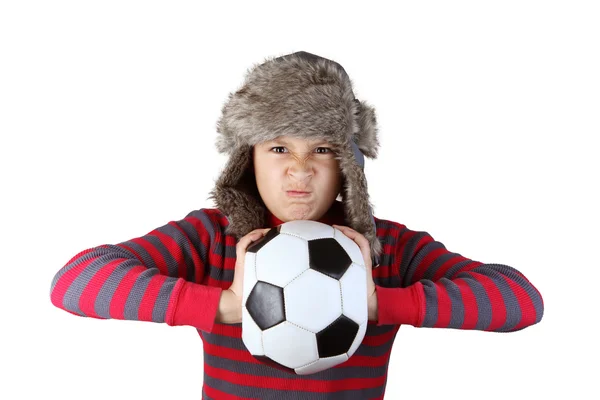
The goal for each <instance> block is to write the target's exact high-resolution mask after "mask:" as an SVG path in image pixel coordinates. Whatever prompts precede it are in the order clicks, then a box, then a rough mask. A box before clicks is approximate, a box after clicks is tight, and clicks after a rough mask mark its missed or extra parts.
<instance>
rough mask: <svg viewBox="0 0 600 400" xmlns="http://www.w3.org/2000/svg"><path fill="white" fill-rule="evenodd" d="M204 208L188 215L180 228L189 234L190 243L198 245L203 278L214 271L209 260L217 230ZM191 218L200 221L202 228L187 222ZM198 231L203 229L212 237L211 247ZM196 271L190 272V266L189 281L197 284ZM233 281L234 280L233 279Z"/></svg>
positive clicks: (192, 268)
mask: <svg viewBox="0 0 600 400" xmlns="http://www.w3.org/2000/svg"><path fill="white" fill-rule="evenodd" d="M204 210H205V209H204V208H201V209H199V210H194V211H192V212H190V213H189V214H188V215H186V217H185V218H186V220H182V221H180V224H179V226H180V227H181V229H183V230H184V231H185V233H186V234H187V236H188V237H189V238H190V241H191V242H192V244H194V245H197V247H196V250H197V251H198V254H199V256H200V259H201V260H202V261H203V262H204V274H203V276H207V275H209V274H210V273H211V272H210V270H212V269H213V268H212V266H211V265H210V264H209V258H210V254H209V253H210V247H211V246H212V244H213V243H215V242H216V228H215V224H214V223H213V221H212V220H211V219H210V217H209V216H208V215H207V214H206V212H205V211H204ZM190 217H192V218H195V219H197V220H199V221H200V223H201V226H200V228H196V226H195V225H194V224H193V223H191V222H190V221H187V219H189V218H190ZM198 229H202V230H203V231H206V232H207V233H208V236H209V237H210V242H209V247H207V246H205V245H204V243H203V242H202V239H201V238H200V235H198ZM196 279H197V277H196V270H195V268H194V267H193V265H192V267H191V270H189V265H188V277H187V280H188V281H191V282H196ZM199 280H200V279H199V277H198V282H197V283H200V282H199ZM232 281H233V278H232Z"/></svg>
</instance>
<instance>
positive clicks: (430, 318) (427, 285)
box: [420, 280, 438, 327]
mask: <svg viewBox="0 0 600 400" xmlns="http://www.w3.org/2000/svg"><path fill="white" fill-rule="evenodd" d="M420 282H421V283H422V284H423V291H424V292H425V318H424V319H423V324H422V326H423V327H433V325H434V324H435V323H436V321H437V317H438V307H437V290H436V287H435V283H433V282H432V281H429V280H422V281H420Z"/></svg>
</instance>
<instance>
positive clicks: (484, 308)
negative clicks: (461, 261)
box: [456, 271, 492, 330]
mask: <svg viewBox="0 0 600 400" xmlns="http://www.w3.org/2000/svg"><path fill="white" fill-rule="evenodd" d="M456 278H464V281H465V282H466V283H467V285H469V288H470V289H471V292H473V295H474V296H475V301H476V303H477V323H476V324H475V327H474V328H473V329H475V330H484V329H485V328H487V327H488V326H489V325H490V323H491V322H492V303H491V302H490V298H489V297H488V294H487V292H486V291H485V288H484V287H483V285H482V284H481V282H479V281H477V280H476V279H475V278H473V275H471V274H470V273H469V271H465V272H461V273H459V274H458V275H456Z"/></svg>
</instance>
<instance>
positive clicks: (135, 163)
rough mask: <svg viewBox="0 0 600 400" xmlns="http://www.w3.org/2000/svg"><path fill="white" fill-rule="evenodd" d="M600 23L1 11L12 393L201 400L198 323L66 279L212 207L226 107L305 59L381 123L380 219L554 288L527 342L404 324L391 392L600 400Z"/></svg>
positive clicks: (567, 6)
mask: <svg viewBox="0 0 600 400" xmlns="http://www.w3.org/2000/svg"><path fill="white" fill-rule="evenodd" d="M248 3H251V4H252V5H249V4H248ZM599 20H600V13H599V12H598V7H597V5H596V3H595V2H592V1H589V2H584V1H560V2H559V1H523V0H521V1H503V2H493V3H492V2H481V1H452V2H431V1H428V2H419V3H417V2H414V3H411V4H407V3H398V4H395V3H392V2H385V3H384V2H376V1H370V2H369V3H367V2H360V3H359V2H356V3H352V2H348V1H344V2H335V3H334V2H325V1H318V2H317V1H302V2H295V3H283V2H269V3H267V2H258V1H253V2H241V1H240V2H218V4H217V2H155V1H103V2H84V1H52V2H41V1H40V2H32V1H19V2H16V1H14V2H3V3H2V5H1V6H0V57H1V62H0V132H1V138H2V139H1V140H2V141H1V144H0V149H1V150H0V151H1V153H0V155H1V158H0V163H1V165H0V167H1V177H2V197H1V199H2V200H1V201H2V207H1V208H0V212H1V213H2V215H1V216H0V217H1V220H2V221H3V224H2V228H3V229H2V230H1V235H2V238H1V246H2V247H1V248H2V269H3V273H2V286H3V288H2V290H1V291H0V296H1V298H0V300H1V302H0V304H1V305H2V329H1V332H2V335H1V336H2V338H3V339H2V342H1V344H0V346H1V347H0V350H1V357H2V364H3V366H4V368H3V371H4V372H3V373H2V377H1V378H0V381H1V384H0V397H2V398H3V399H25V398H28V399H30V398H49V399H105V398H115V399H128V398H129V399H131V398H133V399H142V398H143V399H148V400H149V399H167V398H177V399H199V398H200V397H201V385H202V374H203V371H202V369H203V360H202V341H201V339H200V338H199V336H198V334H197V332H196V330H195V329H194V328H192V327H187V326H184V327H170V326H168V325H166V324H157V323H148V322H139V321H122V320H105V321H102V320H95V319H92V318H84V317H77V316H74V315H71V314H69V313H67V312H65V311H62V310H60V309H58V308H56V307H54V306H53V305H52V304H51V302H50V297H49V288H50V283H51V280H52V278H53V276H54V274H55V273H56V272H57V271H58V270H59V269H60V268H61V267H62V266H63V265H64V264H65V263H66V262H67V261H68V260H69V259H70V258H71V257H72V256H74V255H75V254H76V253H78V252H79V251H81V250H84V249H87V248H90V247H93V246H97V245H100V244H104V243H117V242H120V241H124V240H127V239H130V238H134V237H138V236H141V235H144V234H146V233H148V232H150V231H151V230H152V229H154V228H156V227H159V226H161V225H164V224H165V223H167V222H169V221H171V220H178V219H181V218H183V217H185V215H187V213H188V212H190V211H191V210H194V209H198V208H201V207H211V206H212V203H209V202H208V200H207V197H208V192H209V190H210V189H211V188H212V187H213V184H214V180H215V179H216V177H217V176H218V174H219V173H220V169H221V167H222V166H223V165H224V162H225V159H224V158H223V157H222V156H220V155H218V154H217V151H216V148H215V146H214V141H215V138H216V128H215V124H216V121H217V118H218V117H219V114H220V109H221V106H222V104H223V103H224V101H225V100H226V98H227V95H228V93H229V92H231V91H234V90H235V89H237V88H238V87H239V85H241V83H242V81H243V76H244V73H245V71H246V70H247V69H248V68H249V67H251V66H252V65H253V64H254V63H259V62H261V61H262V60H263V59H264V58H265V57H267V56H278V55H283V54H287V53H291V52H294V51H299V50H305V51H308V52H311V53H315V54H318V55H321V56H324V57H327V58H330V59H333V60H336V61H338V62H339V63H340V64H342V65H343V66H344V68H345V69H346V71H347V72H348V73H349V74H350V77H351V79H352V80H353V83H354V88H355V94H356V96H357V98H359V99H361V100H365V101H367V102H368V103H369V104H371V105H373V106H374V107H375V109H376V112H377V118H378V122H379V137H380V142H381V145H382V148H381V150H380V154H379V157H378V159H377V160H371V159H367V160H366V167H365V168H366V174H367V178H368V182H369V191H370V195H371V200H372V203H373V205H374V207H375V215H376V216H377V217H379V218H383V219H390V220H393V221H397V222H400V223H403V224H405V225H407V227H409V228H411V229H413V230H423V231H427V232H429V233H430V234H431V235H432V236H433V237H434V238H435V239H437V240H439V241H441V242H442V243H444V245H445V246H446V247H447V248H448V249H449V250H451V251H454V252H458V253H460V254H461V255H463V256H465V257H468V258H471V259H474V260H478V261H482V262H489V263H492V262H493V263H502V264H506V265H510V266H512V267H514V268H517V269H518V270H520V271H521V272H522V273H523V274H525V276H526V277H527V278H528V279H529V280H530V281H531V282H532V283H533V284H534V285H535V286H536V288H537V289H538V290H540V292H541V293H542V295H543V298H544V304H545V313H544V318H543V319H542V321H541V322H540V323H539V324H536V325H534V326H530V327H528V328H526V329H524V330H522V331H519V332H513V333H491V332H482V331H465V330H454V329H441V328H438V329H431V328H414V327H412V326H408V325H406V326H403V327H402V328H401V329H400V331H399V333H398V337H397V338H396V342H395V344H394V349H393V351H392V356H391V357H392V359H391V363H390V366H389V378H388V385H387V389H386V397H385V398H386V399H388V398H389V399H390V400H393V399H414V398H424V399H429V398H431V399H433V398H442V397H443V398H444V399H447V400H449V399H480V398H486V399H506V398H511V399H525V398H547V397H549V396H552V397H556V396H558V397H559V398H566V397H567V396H568V397H569V398H577V399H587V398H598V397H597V396H599V394H598V392H599V391H598V389H597V387H596V382H595V381H596V380H597V373H598V361H597V360H598V356H599V354H598V353H599V352H598V317H597V310H598V303H599V302H598V297H597V291H598V276H599V273H598V270H599V266H600V265H599V264H600V263H599V261H598V254H597V250H598V239H599V235H598V223H599V222H600V218H599V213H598V204H599V200H600V198H599V195H598V191H599V190H598V189H599V188H598V187H599V184H598V181H599V178H598V172H599V171H600V163H599V161H598V158H599V155H598V150H599V145H598V142H597V140H598V137H599V134H600V122H599V111H600V95H599V93H600V78H599V76H600V74H599V72H598V71H600V60H599V52H598V49H599V48H600V40H599V38H600V25H599V24H598V21H599Z"/></svg>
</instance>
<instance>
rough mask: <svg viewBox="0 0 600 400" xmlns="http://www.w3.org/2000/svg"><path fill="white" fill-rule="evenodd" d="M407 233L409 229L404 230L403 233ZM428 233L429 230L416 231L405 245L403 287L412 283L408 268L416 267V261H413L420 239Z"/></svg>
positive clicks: (401, 264)
mask: <svg viewBox="0 0 600 400" xmlns="http://www.w3.org/2000/svg"><path fill="white" fill-rule="evenodd" d="M405 233H408V230H407V231H406V232H404V231H403V232H402V234H403V235H404V234H405ZM427 235H428V233H427V232H415V234H414V235H413V236H412V237H411V238H410V239H409V240H408V241H407V242H406V244H405V245H404V250H403V251H402V261H401V262H400V279H401V280H402V287H407V286H409V285H410V284H411V282H410V280H409V279H408V278H407V270H408V269H409V268H411V269H414V268H415V267H414V263H413V262H412V260H413V258H414V257H415V256H416V255H415V249H416V247H417V244H418V243H419V240H420V239H421V238H423V237H424V236H427ZM411 275H412V273H411Z"/></svg>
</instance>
